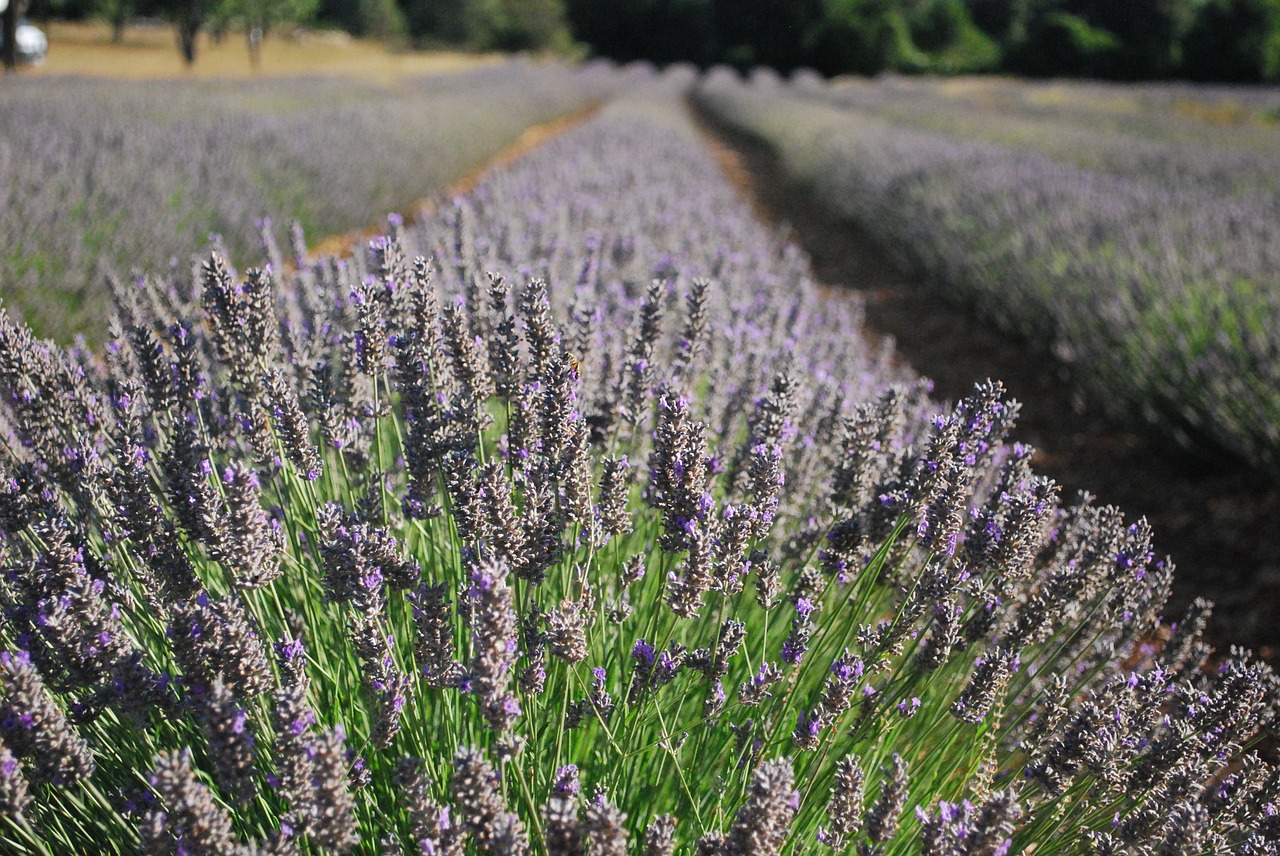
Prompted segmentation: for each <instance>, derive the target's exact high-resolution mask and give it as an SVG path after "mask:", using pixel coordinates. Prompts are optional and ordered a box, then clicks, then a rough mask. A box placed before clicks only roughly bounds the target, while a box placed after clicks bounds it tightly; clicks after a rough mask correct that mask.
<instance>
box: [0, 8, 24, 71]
mask: <svg viewBox="0 0 1280 856" xmlns="http://www.w3.org/2000/svg"><path fill="white" fill-rule="evenodd" d="M29 5H30V2H29V0H9V3H8V5H7V6H5V7H4V12H3V13H0V22H2V23H0V27H2V31H3V36H4V45H3V46H0V60H2V61H3V63H4V70H5V71H6V72H11V71H16V70H17V68H18V22H19V21H21V20H22V18H23V16H24V15H26V14H27V7H28V6H29Z"/></svg>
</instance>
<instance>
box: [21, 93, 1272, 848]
mask: <svg viewBox="0 0 1280 856" xmlns="http://www.w3.org/2000/svg"><path fill="white" fill-rule="evenodd" d="M688 83H689V76H688V75H687V74H681V73H673V74H672V75H670V76H668V77H665V78H661V79H656V80H654V81H653V82H651V83H649V84H647V85H638V84H637V85H633V87H632V88H631V90H630V92H629V93H628V94H627V95H625V96H623V97H620V98H619V99H617V100H616V101H615V102H614V103H613V104H611V105H610V106H609V107H607V108H606V109H605V110H603V111H602V112H601V113H600V114H599V115H598V116H596V117H595V118H593V119H591V120H590V121H588V122H587V123H585V124H583V125H582V126H580V127H578V128H576V129H574V130H572V131H570V132H568V133H566V134H565V135H563V136H562V137H559V138H557V139H555V140H553V141H551V142H549V143H547V144H546V145H544V146H542V147H540V148H539V149H538V150H537V151H535V152H533V153H532V154H530V155H528V156H527V157H525V158H523V159H522V160H520V161H519V162H517V163H516V164H514V165H513V166H510V167H508V168H505V169H502V170H498V171H496V172H494V173H492V174H491V175H489V176H488V177H487V178H486V179H484V180H483V181H482V182H481V183H480V184H479V185H478V186H476V187H475V189H474V191H473V192H471V193H469V194H467V195H465V196H460V197H459V198H457V199H454V200H452V202H451V203H449V204H445V205H441V206H439V207H437V208H436V209H435V210H434V211H431V212H426V213H424V214H423V216H422V217H421V218H420V219H419V220H418V221H417V222H415V223H414V224H413V225H406V224H405V223H404V221H402V220H401V219H400V218H392V219H391V220H390V221H389V222H388V223H387V234H386V235H385V236H383V237H381V238H378V239H376V240H374V241H371V242H368V243H366V244H364V245H362V246H359V247H357V248H356V249H355V254H354V255H353V256H352V257H350V258H333V257H326V258H311V257H305V256H304V257H303V258H301V259H300V261H301V263H300V264H298V265H297V266H296V268H294V267H284V266H279V265H271V266H268V267H263V268H245V269H243V270H239V269H237V268H236V267H235V265H234V261H235V260H234V258H227V257H225V256H223V255H222V254H220V253H217V252H214V253H212V254H210V255H209V256H208V257H207V258H206V260H205V261H204V262H203V264H202V265H201V266H200V268H199V269H198V270H197V271H196V272H194V273H193V274H188V272H187V271H186V269H185V268H182V269H177V270H174V271H172V272H170V273H169V274H167V275H165V276H159V275H156V276H149V277H143V278H140V279H138V280H137V281H136V282H135V283H134V284H133V285H132V286H130V287H127V288H122V289H120V290H119V291H118V293H117V295H116V298H117V305H116V310H115V315H114V319H113V321H112V325H111V331H112V332H111V337H110V341H109V342H108V344H107V345H106V346H105V348H103V349H102V351H101V352H88V351H84V350H63V349H59V348H57V347H55V346H52V345H50V344H48V343H45V342H41V341H39V340H37V339H36V338H34V337H33V336H32V335H31V333H30V332H29V331H27V330H25V329H23V328H21V327H17V326H15V325H14V324H13V323H11V322H9V321H7V320H5V321H3V322H0V389H2V390H3V393H4V410H3V414H4V437H5V445H4V455H3V458H2V459H0V460H3V465H2V466H3V470H4V472H3V479H0V530H3V534H4V537H3V540H0V567H3V569H4V574H3V577H2V582H0V603H2V604H3V613H2V614H3V624H0V645H2V646H3V649H4V652H3V654H2V655H0V805H2V808H3V812H2V814H3V820H0V835H3V838H2V839H0V841H2V843H3V847H4V849H5V850H6V852H9V851H13V852H22V853H26V852H31V853H67V852H120V853H126V852H127V853H137V852H142V853H146V854H176V853H334V852H336V853H357V852H358V853H369V854H373V853H380V854H381V853H386V854H389V853H452V854H462V853H494V854H522V853H589V854H623V853H644V854H653V856H658V854H672V853H690V854H692V853H697V854H725V856H730V854H733V856H736V855H737V854H748V853H750V854H753V856H755V854H780V853H783V852H787V853H798V852H819V853H821V852H839V853H858V854H864V856H870V855H871V854H886V856H887V855H888V854H930V856H933V854H938V856H943V854H947V856H951V854H987V856H994V854H1011V853H1031V852H1036V853H1054V854H1058V853H1132V854H1156V853H1159V854H1166V853H1168V854H1173V853H1180V854H1181V853H1186V854H1193V853H1224V852H1238V853H1242V854H1263V853H1275V852H1277V845H1278V844H1280V824H1277V822H1276V820H1275V817H1276V805H1275V801H1276V797H1277V795H1276V791H1277V788H1278V787H1280V775H1278V774H1277V773H1276V772H1275V771H1274V770H1273V768H1272V767H1271V766H1270V765H1269V764H1268V763H1267V762H1266V761H1264V760H1263V758H1262V757H1261V756H1260V754H1258V752H1257V751H1255V750H1256V749H1257V746H1258V744H1259V742H1260V741H1261V740H1263V739H1264V738H1265V737H1266V736H1267V735H1268V734H1269V729H1270V727H1271V724H1272V722H1273V718H1274V713H1275V703H1276V681H1275V678H1274V676H1273V675H1272V673H1271V672H1270V670H1269V669H1268V668H1267V667H1266V666H1265V665H1263V664H1260V663H1259V662H1257V661H1255V660H1254V659H1253V658H1252V656H1251V655H1250V654H1249V653H1248V652H1244V651H1232V652H1231V653H1230V655H1229V656H1225V657H1224V656H1221V655H1218V654H1215V653H1213V652H1211V651H1210V649H1209V648H1208V647H1207V646H1206V645H1205V644H1204V643H1203V642H1202V641H1200V639H1199V634H1200V632H1201V631H1202V629H1203V626H1204V622H1205V620H1206V619H1207V616H1208V612H1209V606H1208V605H1207V604H1203V603H1198V604H1197V605H1196V606H1195V608H1194V609H1193V610H1192V611H1191V612H1190V613H1189V614H1188V615H1186V616H1185V617H1179V618H1178V620H1177V621H1176V623H1175V624H1174V625H1170V624H1167V623H1166V622H1165V621H1164V620H1163V617H1162V609H1163V604H1164V601H1165V597H1166V595H1167V593H1168V588H1169V582H1170V578H1171V575H1172V573H1173V568H1172V567H1171V565H1170V564H1169V563H1168V562H1167V561H1165V560H1162V559H1161V558H1160V556H1159V555H1158V553H1156V552H1155V548H1154V547H1153V543H1152V533H1151V532H1150V531H1149V527H1148V526H1147V525H1146V523H1145V522H1144V521H1142V520H1140V519H1129V518H1126V517H1125V516H1124V515H1123V514H1122V513H1121V512H1120V511H1118V510H1117V509H1114V508H1110V507H1102V506H1098V505H1096V504H1095V503H1093V502H1092V501H1091V499H1090V498H1089V497H1087V496H1080V497H1065V498H1064V497H1061V496H1060V492H1059V490H1058V489H1057V487H1056V486H1055V485H1054V484H1053V483H1052V482H1051V481H1049V480H1047V479H1045V478H1043V477H1040V476H1037V475H1036V474H1035V473H1034V472H1033V471H1032V469H1031V467H1030V458H1031V454H1032V450H1031V449H1029V448H1028V447H1026V446H1024V445H1021V444H1019V443H1017V442H1015V441H1014V439H1013V437H1015V436H1016V427H1015V426H1016V419H1017V414H1018V405H1017V404H1016V403H1015V402H1012V401H1009V400H1008V399H1007V398H1006V396H1005V395H1004V394H1003V390H1002V388H1001V387H1000V385H999V384H998V383H996V382H992V381H985V382H982V383H980V384H978V385H976V386H975V388H974V391H973V393H972V395H970V396H969V397H967V398H965V399H964V400H962V401H960V402H956V403H955V404H954V405H942V404H939V403H938V402H935V401H934V400H932V399H931V398H930V396H929V389H928V385H927V383H925V382H924V381H922V380H921V379H919V378H916V377H914V376H911V375H909V374H907V373H906V372H905V370H903V369H901V368H898V367H895V365H896V364H895V363H894V361H893V355H892V353H891V352H889V351H887V350H886V349H884V348H883V347H880V346H872V345H871V344H869V343H868V342H867V341H866V340H865V339H863V338H862V337H861V336H860V335H859V334H858V330H859V326H860V320H861V312H860V306H859V304H858V302H857V300H856V299H854V298H852V297H850V296H849V295H845V294H832V293H830V292H824V291H821V290H819V289H818V288H817V287H816V286H815V284H814V283H813V282H812V280H811V276H812V274H811V271H810V268H809V266H808V261H807V259H806V258H805V257H804V255H803V254H802V253H801V252H800V251H798V250H797V249H796V248H795V247H794V246H791V245H788V244H787V243H786V242H785V241H784V239H783V237H782V236H781V235H778V234H775V233H772V232H771V231H770V230H768V229H767V228H765V227H763V226H761V224H760V223H759V222H758V221H757V220H755V219H754V217H753V215H752V213H751V211H750V209H749V207H748V206H747V205H746V204H744V203H743V202H742V201H741V200H740V199H739V198H738V196H737V195H736V194H735V192H734V191H733V189H732V188H731V187H730V186H729V185H728V184H727V182H726V181H724V180H723V179H722V178H721V176H720V172H719V169H718V167H717V164H716V162H715V160H714V159H713V157H712V156H711V154H710V153H709V152H708V151H707V150H706V147H705V146H704V145H703V144H702V142H701V141H700V139H699V138H698V136H697V135H696V133H695V132H694V130H693V128H692V126H691V124H690V122H689V120H688V119H687V117H686V115H685V114H684V112H683V109H682V105H681V104H680V101H679V98H678V96H679V94H680V92H681V90H682V88H683V87H684V86H685V85H687V84H688ZM297 255H299V256H302V255H303V254H302V253H301V252H300V251H299V252H298V253H297Z"/></svg>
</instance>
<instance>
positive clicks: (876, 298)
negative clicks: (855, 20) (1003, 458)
mask: <svg viewBox="0 0 1280 856" xmlns="http://www.w3.org/2000/svg"><path fill="white" fill-rule="evenodd" d="M700 121H701V126H702V128H703V130H704V132H705V134H706V137H707V140H708V143H709V144H710V145H711V147H712V149H713V150H714V151H715V152H716V154H717V157H718V158H719V160H720V162H721V164H722V165H723V166H724V168H725V172H726V174H727V175H728V176H729V177H730V178H731V180H733V181H734V183H735V184H736V185H737V186H738V187H739V189H740V191H741V192H742V194H743V196H744V198H745V199H746V200H747V201H749V202H750V203H751V204H752V205H753V207H754V208H755V209H756V211H757V212H759V213H760V215H761V216H762V217H764V218H765V219H766V220H767V221H771V222H774V223H777V224H784V225H786V226H788V227H789V229H790V232H791V234H792V236H793V238H794V240H795V241H796V243H797V244H798V245H800V246H801V247H803V248H804V249H805V250H806V251H807V252H808V253H809V255H810V256H811V257H812V259H813V266H814V270H815V272H816V274H817V276H818V278H819V279H820V280H821V281H822V282H823V283H825V284H826V285H828V286H830V287H839V288H848V289H853V290H856V291H858V292H859V293H861V294H862V296H863V297H864V299H865V301H866V324H867V327H868V328H869V330H870V332H871V333H872V334H873V335H876V336H889V337H892V338H893V339H894V341H895V343H896V347H897V351H898V354H899V355H900V358H901V359H902V360H903V361H905V362H906V363H908V364H910V365H911V366H912V367H913V368H914V369H915V370H916V371H917V372H918V373H920V374H922V375H924V376H926V377H929V378H931V379H932V380H933V382H934V384H935V395H936V396H937V397H938V398H939V399H944V400H951V401H954V400H956V399H958V398H960V397H961V396H963V395H966V394H967V393H969V392H970V391H971V390H972V388H973V384H974V383H975V382H976V381H981V380H983V379H986V378H994V379H997V380H1000V381H1002V382H1003V383H1004V385H1005V387H1006V389H1007V390H1008V392H1009V395H1010V396H1011V397H1012V398H1015V399H1017V400H1018V401H1020V402H1022V415H1021V418H1020V420H1019V423H1018V427H1017V428H1016V429H1015V432H1014V436H1015V438H1016V439H1018V440H1020V441H1021V442H1024V443H1031V444H1032V445H1034V446H1035V447H1036V450H1037V452H1036V456H1035V458H1034V459H1033V460H1034V462H1035V464H1036V465H1037V469H1038V471H1039V472H1041V473H1043V474H1045V475H1048V476H1050V477H1052V478H1053V479H1055V480H1056V481H1057V482H1058V483H1059V484H1060V485H1062V487H1063V496H1064V497H1066V498H1070V497H1073V496H1075V494H1076V492H1077V491H1081V490H1087V491H1088V492H1090V493H1092V494H1094V495H1095V496H1096V497H1097V498H1098V501H1099V502H1102V503H1106V504H1111V505H1115V506H1117V507H1119V508H1121V509H1123V510H1124V511H1125V512H1126V513H1127V514H1128V515H1129V516H1130V517H1131V518H1137V517H1139V516H1145V517H1146V518H1147V519H1148V520H1149V521H1150V523H1151V526H1152V528H1153V530H1154V532H1155V537H1156V549H1157V550H1158V551H1159V553H1161V554H1168V555H1169V556H1171V557H1172V559H1173V561H1174V563H1175V565H1176V566H1177V571H1176V574H1175V582H1174V591H1173V597H1172V599H1171V601H1170V604H1169V606H1168V608H1167V611H1166V614H1167V616H1168V617H1169V618H1170V619H1176V617H1178V616H1179V615H1181V614H1182V611H1183V610H1184V609H1185V607H1186V605H1187V604H1189V603H1190V602H1191V601H1192V600H1193V599H1194V598H1197V597H1204V598H1208V599H1209V600H1212V601H1214V602H1215V603H1216V605H1217V606H1216V610H1215V615H1214V621H1213V624H1212V625H1211V627H1210V631H1209V636H1210V638H1211V639H1212V640H1213V641H1214V643H1215V644H1216V645H1217V646H1218V647H1220V648H1221V647H1223V646H1225V645H1228V644H1237V645H1244V646H1248V647H1251V648H1253V649H1254V650H1255V651H1257V652H1258V653H1259V654H1260V655H1262V656H1264V657H1266V658H1267V659H1270V660H1272V661H1273V662H1274V661H1275V660H1276V659H1277V655H1280V489H1278V488H1277V482H1276V480H1275V479H1274V478H1273V477H1270V476H1268V475H1267V474H1265V473H1263V472H1260V471H1258V470H1255V469H1252V468H1250V467H1249V466H1247V465H1245V464H1243V463H1239V462H1237V461H1235V460H1234V459H1232V458H1230V457H1227V456H1225V455H1222V454H1215V455H1211V456H1210V455H1201V456H1198V455H1196V454H1193V453H1191V452H1188V451H1186V450H1184V449H1181V448H1178V447H1176V446H1173V445H1171V443H1170V441H1168V440H1166V439H1165V438H1161V437H1159V436H1154V435H1153V432H1145V431H1135V430H1132V429H1130V428H1126V427H1122V426H1118V425H1117V424H1115V422H1113V421H1111V420H1109V419H1107V418H1106V417H1105V416H1104V415H1103V413H1102V410H1101V408H1100V406H1099V405H1098V404H1097V403H1096V402H1094V401H1091V400H1089V397H1088V396H1086V395H1083V394H1081V393H1080V392H1079V385H1078V384H1076V383H1073V381H1072V376H1071V371H1070V370H1069V369H1068V368H1067V367H1065V366H1064V365H1063V364H1061V363H1060V362H1058V361H1056V360H1055V359H1053V358H1052V357H1051V356H1050V355H1048V354H1045V353H1042V352H1038V351H1036V350H1035V349H1034V348H1032V347H1031V346H1029V345H1028V344H1027V343H1025V342H1020V341H1018V340H1016V339H1013V338H1011V337H1009V336H1007V335H1006V334H1004V333H1002V332H1000V331H999V330H997V329H995V328H994V327H992V326H991V325H989V324H987V323H984V322H983V321H982V320H981V319H979V318H976V317H974V316H972V315H970V314H967V313H966V312H965V311H964V310H963V309H960V308H958V307H957V306H956V305H954V304H952V303H948V302H947V301H945V300H944V299H942V297H940V296H939V294H938V292H937V291H935V290H933V289H931V288H929V287H928V286H927V285H925V284H924V283H923V282H922V280H921V279H919V278H918V277H914V276H912V275H911V274H910V273H908V272H906V271H903V270H902V269H900V268H898V267H897V266H895V264H894V263H892V262H891V261H890V260H889V259H888V258H887V257H886V256H885V254H884V253H882V252H881V251H880V250H879V249H878V248H877V247H876V245H875V244H874V243H873V242H872V241H871V240H870V238H868V237H867V235H866V234H864V233H863V232H861V231H859V229H858V228H857V227H856V226H855V225H852V224H850V223H848V222H847V221H842V220H841V218H840V217H839V216H838V215H836V214H834V213H832V212H831V211H829V210H826V209H824V208H823V207H822V206H821V205H820V204H819V203H817V202H816V201H815V200H814V198H813V197H812V196H811V195H810V194H808V193H807V192H806V191H805V190H804V189H803V188H801V187H798V186H796V185H795V184H793V183H791V182H789V181H788V180H787V178H786V176H785V175H784V173H783V171H782V169H781V168H780V166H779V164H778V162H777V159H776V158H775V157H774V155H773V154H772V152H771V151H769V150H768V149H767V148H766V147H765V146H763V145H762V144H760V143H758V142H756V141H754V140H752V139H749V138H746V137H744V136H743V135H741V134H735V133H732V132H729V131H728V130H726V129H725V128H722V127H717V126H714V125H713V124H711V123H710V122H708V121H707V120H706V119H705V118H704V117H700Z"/></svg>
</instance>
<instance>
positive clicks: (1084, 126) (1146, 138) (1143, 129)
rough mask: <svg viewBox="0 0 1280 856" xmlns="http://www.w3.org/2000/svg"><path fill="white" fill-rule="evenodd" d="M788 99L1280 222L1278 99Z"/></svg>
mask: <svg viewBox="0 0 1280 856" xmlns="http://www.w3.org/2000/svg"><path fill="white" fill-rule="evenodd" d="M796 83H797V84H798V85H797V87H796V89H797V91H798V92H801V93H802V94H804V96H805V97H807V98H813V99H816V100H819V101H822V102H825V103H829V104H833V105H835V106H839V107H847V108H852V109H854V110H857V111H859V112H862V113H870V114H872V115H875V116H877V117H879V118H882V119H885V120H886V121H889V122H892V123H894V124H899V125H905V126H907V127H911V128H917V129H921V130H928V131H936V132H939V133H943V134H948V135H952V136H958V137H963V138H965V139H972V140H979V141H985V142H991V143H998V144H1000V145H1005V146H1009V147H1012V148H1018V149H1029V150H1032V151H1037V152H1041V153H1043V154H1045V155H1048V156H1049V157H1051V158H1053V159H1054V160H1057V161H1061V162H1063V163H1067V164H1074V165H1077V166H1082V167H1084V168H1086V169H1089V170H1092V171H1095V172H1102V173H1107V174H1112V175H1119V176H1124V177H1126V178H1132V179H1138V180H1143V181H1153V182H1158V183H1160V184H1161V185H1163V186H1166V187H1177V188H1182V189H1199V190H1203V191H1211V192H1213V193H1216V194H1219V195H1222V196H1226V197H1232V198H1249V197H1253V198H1256V199H1257V200H1258V201H1260V202H1268V201H1269V202H1270V204H1271V206H1272V207H1271V209H1270V210H1271V211H1273V212H1275V214H1274V216H1280V207H1278V206H1280V201H1277V200H1278V199H1280V197H1278V196H1277V192H1278V191H1280V128H1278V127H1277V126H1276V124H1275V121H1274V120H1273V119H1269V118H1268V116H1269V115H1276V116H1280V112H1277V111H1280V88H1277V87H1266V88H1260V89H1257V90H1243V89H1238V88H1237V89H1230V88H1226V87H1193V86H1189V85H1187V84H1169V83H1159V84H1155V83H1151V84H1123V85H1121V84H1105V83H1088V82H1079V81H1076V82H1067V81H1052V82H1033V81H1015V80H998V79H990V80H967V81H939V80H925V79H919V78H888V79H884V80H875V81H840V82H838V83H826V82H824V81H822V80H821V79H819V78H817V77H815V76H808V75H801V76H800V77H799V78H798V79H797V80H796Z"/></svg>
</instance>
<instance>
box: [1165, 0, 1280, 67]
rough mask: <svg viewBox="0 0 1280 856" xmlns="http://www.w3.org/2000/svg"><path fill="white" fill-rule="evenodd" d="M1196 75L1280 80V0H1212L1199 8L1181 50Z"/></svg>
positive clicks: (1184, 65) (1186, 63) (1185, 63)
mask: <svg viewBox="0 0 1280 856" xmlns="http://www.w3.org/2000/svg"><path fill="white" fill-rule="evenodd" d="M1182 73H1183V74H1185V75H1186V76H1188V77H1190V78H1191V79H1193V80H1215V81H1225V82H1231V83H1258V82H1262V81H1268V82H1270V81H1277V80H1280V0H1211V2H1209V3H1207V4H1206V5H1205V6H1203V7H1202V8H1201V9H1200V10H1199V14H1198V15H1197V16H1196V18H1195V20H1194V21H1193V23H1192V25H1191V27H1190V29H1189V31H1188V33H1187V36H1186V38H1185V40H1184V41H1183V51H1182Z"/></svg>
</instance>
